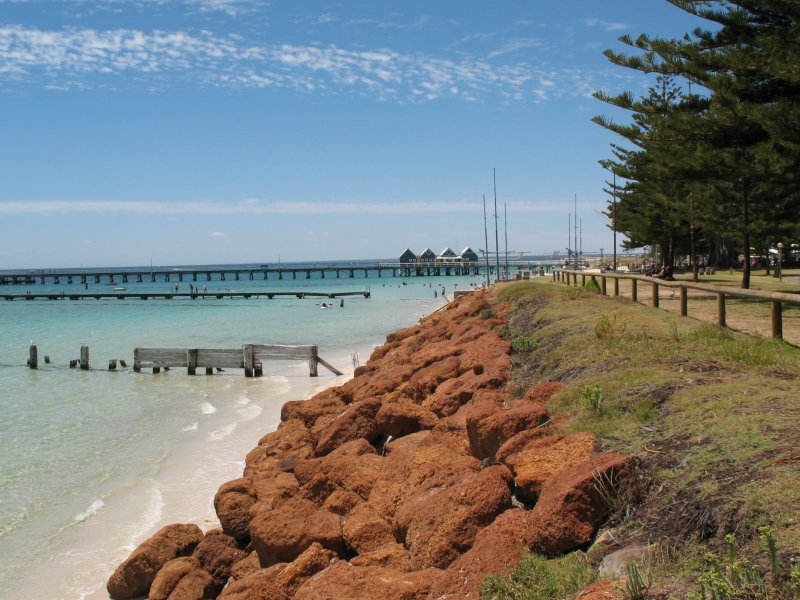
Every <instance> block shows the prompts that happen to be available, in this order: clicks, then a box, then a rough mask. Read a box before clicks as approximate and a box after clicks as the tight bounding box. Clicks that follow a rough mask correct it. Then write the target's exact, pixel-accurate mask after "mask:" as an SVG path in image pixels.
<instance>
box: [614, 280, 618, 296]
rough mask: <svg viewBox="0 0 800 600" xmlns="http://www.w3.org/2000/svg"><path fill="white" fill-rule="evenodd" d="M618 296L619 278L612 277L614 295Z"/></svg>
mask: <svg viewBox="0 0 800 600" xmlns="http://www.w3.org/2000/svg"><path fill="white" fill-rule="evenodd" d="M617 296H619V278H618V277H614V297H617Z"/></svg>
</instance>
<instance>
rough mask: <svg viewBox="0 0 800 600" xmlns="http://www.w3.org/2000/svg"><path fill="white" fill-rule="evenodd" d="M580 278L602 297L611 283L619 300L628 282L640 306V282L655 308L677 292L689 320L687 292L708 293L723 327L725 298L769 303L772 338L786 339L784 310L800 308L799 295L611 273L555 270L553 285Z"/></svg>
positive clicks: (634, 298)
mask: <svg viewBox="0 0 800 600" xmlns="http://www.w3.org/2000/svg"><path fill="white" fill-rule="evenodd" d="M578 277H580V279H581V282H580V285H581V286H585V285H586V283H587V278H589V279H590V280H591V281H592V282H594V283H595V284H597V283H598V282H597V280H598V279H599V280H600V283H599V289H600V293H601V294H602V295H607V285H606V280H607V279H611V280H612V281H613V282H614V285H613V294H612V296H615V297H616V296H619V295H620V292H619V282H620V281H621V280H627V281H630V282H631V300H632V301H633V302H638V300H639V296H638V282H642V283H644V284H647V285H649V286H651V289H652V295H651V304H652V306H653V307H656V308H658V306H659V290H660V288H662V287H665V288H669V289H672V290H673V292H674V291H675V290H677V291H678V292H679V294H680V300H679V301H680V314H681V316H682V317H686V316H688V314H689V294H688V290H697V291H700V292H705V293H706V294H710V295H715V296H716V299H717V319H716V321H717V325H719V326H720V327H727V326H728V325H727V314H726V304H725V301H726V298H735V299H737V300H749V301H755V302H763V303H767V302H769V303H770V305H771V317H772V319H771V320H772V323H771V332H772V337H773V338H777V339H783V306H784V305H785V304H786V305H789V306H797V307H800V295H798V294H791V293H787V292H767V291H762V290H745V289H740V288H733V287H727V286H719V285H711V284H707V283H695V282H693V281H671V280H666V279H659V278H656V277H648V276H646V275H635V274H632V273H612V272H608V271H606V272H600V273H597V272H591V271H590V272H587V271H575V270H570V269H556V270H553V281H554V282H555V283H565V284H569V283H572V284H573V285H578Z"/></svg>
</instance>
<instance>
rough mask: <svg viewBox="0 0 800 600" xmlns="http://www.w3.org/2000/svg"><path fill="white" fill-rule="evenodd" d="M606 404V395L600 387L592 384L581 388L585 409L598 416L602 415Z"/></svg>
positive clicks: (582, 403) (582, 402) (582, 404)
mask: <svg viewBox="0 0 800 600" xmlns="http://www.w3.org/2000/svg"><path fill="white" fill-rule="evenodd" d="M604 402H605V394H604V393H603V388H601V387H600V386H599V385H595V384H591V383H590V384H588V385H584V386H583V387H582V388H581V406H583V408H585V409H587V410H591V411H592V412H593V413H594V414H596V415H601V414H603V403H604Z"/></svg>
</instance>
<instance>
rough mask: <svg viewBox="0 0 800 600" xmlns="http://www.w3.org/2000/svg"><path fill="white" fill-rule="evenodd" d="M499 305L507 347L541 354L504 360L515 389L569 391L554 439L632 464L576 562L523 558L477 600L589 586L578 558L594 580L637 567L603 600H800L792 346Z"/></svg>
mask: <svg viewBox="0 0 800 600" xmlns="http://www.w3.org/2000/svg"><path fill="white" fill-rule="evenodd" d="M498 301H500V302H512V303H513V308H512V309H511V314H510V317H509V322H508V324H507V325H506V327H507V331H506V332H505V335H506V336H510V337H513V338H517V337H520V336H527V337H529V338H530V339H532V340H534V341H535V342H536V343H537V345H538V350H537V352H535V353H530V354H523V353H514V354H513V355H512V357H513V362H514V368H513V376H512V386H513V387H514V388H515V389H518V390H524V389H529V387H530V386H531V385H535V384H536V383H539V382H542V381H551V382H561V383H563V384H564V386H565V387H564V388H563V391H562V392H561V393H559V394H557V395H555V396H554V397H553V398H552V399H551V400H550V401H549V402H548V404H547V406H548V408H549V409H550V410H551V411H552V413H554V414H560V415H564V416H565V417H566V418H565V419H564V423H565V424H564V426H563V430H564V432H585V431H590V432H592V433H594V434H596V435H597V436H598V438H599V439H600V440H601V444H602V447H603V449H604V450H609V451H613V452H618V453H621V454H624V455H628V456H632V457H634V461H635V465H636V466H635V468H633V469H631V470H630V474H629V477H628V478H627V479H626V480H624V482H623V483H622V484H621V485H620V487H619V489H617V490H615V492H614V494H613V499H611V505H612V506H613V512H612V515H611V517H610V519H609V521H608V523H607V530H606V532H605V534H604V533H600V534H599V535H598V538H597V540H598V541H596V542H595V543H594V545H593V546H592V547H590V548H588V549H587V552H586V554H584V553H582V552H581V553H579V555H580V556H581V557H584V558H583V559H578V558H576V559H575V560H573V561H571V562H567V563H565V562H563V559H558V561H555V560H550V561H548V560H546V557H543V556H538V557H526V558H525V559H524V560H523V561H522V562H521V563H520V565H519V566H518V567H517V569H515V570H512V571H511V572H510V574H508V575H507V576H503V575H497V576H493V577H491V578H489V580H487V581H486V582H485V583H484V586H483V588H482V590H483V594H484V597H486V598H492V599H496V600H500V599H511V598H514V599H522V598H525V599H528V598H538V597H540V596H537V595H536V592H534V591H533V590H535V589H538V588H540V587H542V586H545V587H546V586H549V585H552V580H554V579H555V580H558V581H572V580H575V579H578V578H580V580H581V581H585V580H584V579H582V577H583V575H582V573H583V572H584V569H585V567H584V566H583V564H584V563H585V559H586V557H588V560H589V563H590V564H592V565H593V566H594V567H595V569H596V567H598V566H599V565H600V564H601V563H602V559H603V557H604V556H605V555H607V554H608V553H609V552H610V551H612V550H615V549H619V548H627V547H630V546H643V547H645V548H648V550H647V552H646V553H645V556H646V558H645V559H644V560H641V561H639V563H638V567H634V568H632V569H630V570H629V571H627V572H625V573H624V574H623V575H622V577H621V578H620V579H618V580H617V582H616V583H614V584H612V586H611V588H613V589H611V588H606V591H607V592H608V593H612V594H616V595H612V596H603V597H617V598H665V599H666V598H670V597H674V598H686V597H693V598H717V599H722V598H795V597H800V596H798V592H800V590H798V588H797V582H798V578H800V569H799V568H798V562H797V560H798V557H800V489H798V487H797V485H796V482H797V481H798V475H800V455H798V451H797V448H798V447H800V430H798V427H797V422H798V416H800V397H799V396H798V394H797V390H798V387H800V350H799V349H798V348H796V347H794V346H791V345H788V344H786V343H783V342H780V341H776V340H772V339H762V338H758V337H750V336H745V335H742V334H738V333H734V332H731V331H729V330H724V329H719V328H717V327H715V326H712V325H709V324H706V323H702V322H699V321H697V320H694V319H691V318H682V317H679V316H676V315H672V314H668V313H665V312H663V311H659V310H656V309H652V308H648V307H645V306H642V305H639V304H632V303H630V302H629V301H627V300H621V299H611V298H601V297H598V296H597V295H596V294H594V293H592V292H588V291H586V290H582V289H570V290H568V289H566V288H562V287H559V288H555V287H553V286H550V285H545V284H540V283H519V284H514V285H511V286H508V287H506V288H505V289H503V290H502V291H500V292H499V293H498ZM598 485H599V486H600V487H601V488H602V487H603V482H602V481H599V482H598ZM609 539H611V540H613V542H611V543H610V544H608V540H609ZM603 540H605V541H603ZM606 544H608V545H606ZM582 560H583V562H582ZM631 564H637V563H631ZM534 565H536V566H534ZM565 565H567V566H568V570H569V571H570V573H567V574H563V573H562V571H563V569H564V568H565ZM596 578H597V573H596V571H595V574H594V575H593V577H591V578H590V580H592V579H596ZM544 581H550V582H551V583H543V582H544ZM584 585H585V583H583V584H581V585H580V586H576V587H572V588H570V589H571V592H569V593H567V592H563V593H561V594H559V595H553V596H549V597H553V598H556V597H571V596H570V594H574V593H577V591H578V590H579V589H581V588H582V587H583V586H584ZM548 589H549V588H548ZM588 597H590V598H591V597H593V596H588ZM596 597H601V596H596Z"/></svg>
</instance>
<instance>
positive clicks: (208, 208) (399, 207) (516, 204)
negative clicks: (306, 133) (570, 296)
mask: <svg viewBox="0 0 800 600" xmlns="http://www.w3.org/2000/svg"><path fill="white" fill-rule="evenodd" d="M507 205H508V208H509V210H510V211H517V212H528V213H530V212H552V211H556V212H557V211H561V210H563V206H562V203H557V202H545V201H531V200H512V201H508V202H507ZM482 211H483V204H482V203H481V202H479V201H477V200H476V201H472V200H463V201H442V202H392V203H380V202H355V201H351V202H328V203H322V202H266V201H262V200H257V199H252V198H249V199H246V200H242V201H239V202H229V203H225V202H155V201H119V202H116V201H104V200H81V201H66V200H47V201H19V202H0V215H7V216H10V215H45V216H46V215H52V216H59V215H66V214H86V213H93V214H129V215H138V214H141V215H154V214H155V215H197V216H207V215H264V214H280V215H385V216H392V215H424V214H453V213H456V212H458V213H463V212H473V213H480V212H482ZM225 235H226V234H225V233H224V232H221V231H214V232H212V233H211V236H212V237H224V236H225Z"/></svg>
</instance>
